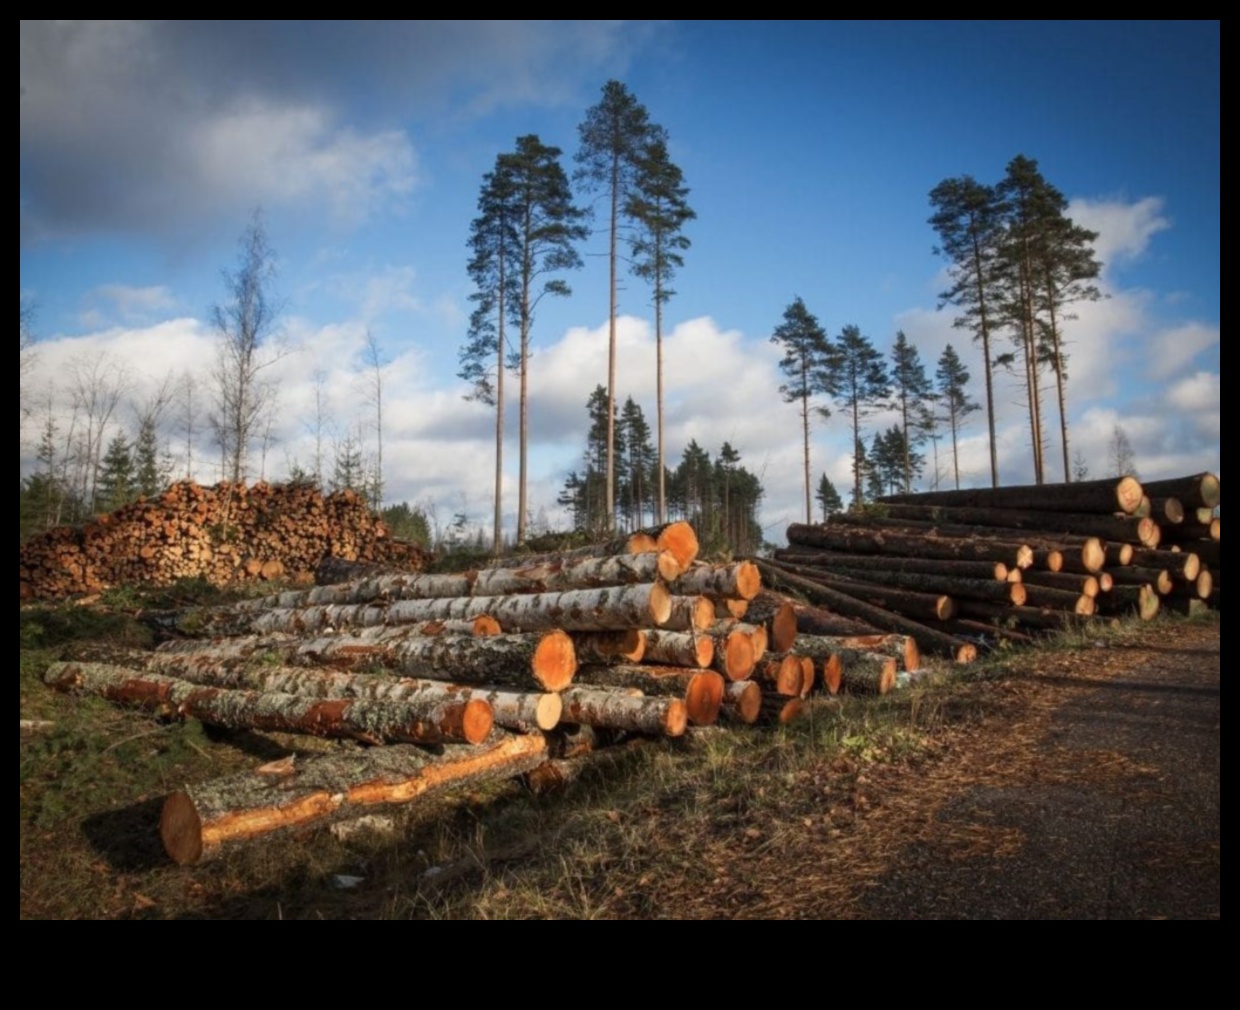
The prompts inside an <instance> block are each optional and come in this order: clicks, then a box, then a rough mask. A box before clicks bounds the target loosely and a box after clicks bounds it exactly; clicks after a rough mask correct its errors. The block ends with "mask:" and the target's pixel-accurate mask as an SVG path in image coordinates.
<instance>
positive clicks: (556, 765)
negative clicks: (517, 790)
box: [522, 736, 650, 796]
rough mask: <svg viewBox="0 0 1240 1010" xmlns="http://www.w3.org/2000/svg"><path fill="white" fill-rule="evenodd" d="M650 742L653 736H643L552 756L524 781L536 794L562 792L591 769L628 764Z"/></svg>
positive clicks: (594, 770) (608, 769)
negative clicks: (563, 755)
mask: <svg viewBox="0 0 1240 1010" xmlns="http://www.w3.org/2000/svg"><path fill="white" fill-rule="evenodd" d="M649 743H650V740H648V739H646V738H645V737H640V736H639V737H633V738H632V739H631V740H625V741H624V742H623V743H618V744H613V745H612V746H610V747H603V748H601V749H598V750H591V751H584V752H582V753H580V754H576V755H574V756H572V757H568V758H551V759H550V760H548V761H544V762H543V763H542V764H540V765H539V766H538V767H537V768H533V769H531V770H530V771H529V772H527V773H526V775H525V776H524V777H523V779H522V781H523V782H524V783H525V787H526V788H527V789H528V790H529V791H530V792H531V793H533V794H534V795H535V796H544V795H547V794H548V793H555V792H562V791H563V790H565V789H567V788H568V787H569V786H570V785H572V783H574V782H576V781H577V780H578V779H579V778H581V776H582V775H584V774H586V773H587V772H602V771H610V770H612V769H615V768H618V767H622V766H624V765H625V764H627V763H629V762H630V761H631V760H632V759H633V756H634V754H637V753H639V752H640V749H641V748H642V747H645V746H647V745H648V744H649Z"/></svg>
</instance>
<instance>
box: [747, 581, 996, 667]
mask: <svg viewBox="0 0 1240 1010" xmlns="http://www.w3.org/2000/svg"><path fill="white" fill-rule="evenodd" d="M756 564H757V565H758V568H759V569H760V570H761V572H762V577H763V579H764V580H765V581H766V582H767V583H768V584H770V585H777V586H778V585H783V586H787V587H788V588H790V589H792V591H793V592H800V593H802V594H804V595H805V597H806V599H808V600H809V602H811V603H817V604H819V605H825V606H828V607H830V608H831V609H832V610H834V611H836V612H838V613H841V614H843V615H844V616H846V617H854V618H857V619H858V620H861V621H864V622H865V623H867V624H869V625H870V627H871V630H877V631H890V632H897V633H899V634H903V635H911V636H912V637H913V638H915V639H916V640H917V644H918V646H920V647H921V649H922V650H923V651H928V652H935V653H938V654H942V655H947V656H951V657H952V658H953V659H954V660H955V661H956V662H958V663H971V662H973V660H975V659H976V658H977V649H976V648H975V647H974V646H973V645H972V644H971V643H969V642H964V641H961V640H960V639H958V638H954V637H953V636H951V635H944V634H942V633H940V632H937V631H935V630H934V629H932V628H929V627H927V626H926V625H924V624H920V623H918V622H917V621H910V620H909V619H908V618H906V617H901V616H900V615H898V614H893V613H891V612H890V611H886V610H883V609H882V608H880V607H872V606H870V605H869V604H866V603H862V602H861V601H860V600H856V599H854V598H853V597H851V596H848V595H847V594H845V593H839V592H836V591H835V590H832V589H828V588H827V587H826V586H821V585H819V584H817V583H815V582H813V581H811V580H809V579H803V578H801V577H800V576H797V575H789V574H787V573H785V572H782V571H780V570H779V569H778V568H776V567H775V566H774V565H772V564H770V563H769V562H764V561H759V562H756ZM798 626H799V619H798Z"/></svg>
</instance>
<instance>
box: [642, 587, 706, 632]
mask: <svg viewBox="0 0 1240 1010" xmlns="http://www.w3.org/2000/svg"><path fill="white" fill-rule="evenodd" d="M670 599H671V604H670V607H669V612H668V615H667V617H666V618H664V619H663V620H662V621H658V622H654V623H657V624H658V625H659V627H660V628H661V629H662V630H664V631H694V632H701V631H705V630H706V629H707V628H709V627H710V626H711V625H712V624H714V623H715V608H714V605H713V604H712V603H711V602H710V600H709V599H707V598H706V597H705V596H673V597H671V598H670ZM638 623H639V624H640V623H644V624H650V623H652V622H649V621H647V622H638Z"/></svg>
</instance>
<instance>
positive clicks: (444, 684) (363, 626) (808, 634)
mask: <svg viewBox="0 0 1240 1010" xmlns="http://www.w3.org/2000/svg"><path fill="white" fill-rule="evenodd" d="M1218 489H1219V484H1218V479H1217V477H1214V476H1213V475H1210V474H1200V475H1197V476H1195V477H1191V478H1184V479H1182V480H1179V481H1165V482H1158V483H1155V484H1147V485H1146V486H1145V487H1144V488H1142V487H1141V485H1140V484H1138V483H1137V482H1136V481H1134V480H1132V479H1131V478H1125V479H1123V480H1117V481H1095V482H1089V483H1080V484H1076V485H1069V486H1065V487H1040V488H1015V489H1013V488H1004V489H998V490H997V491H995V492H987V491H977V490H973V491H968V492H939V493H933V494H928V495H913V496H898V497H896V498H893V499H891V500H889V501H886V502H884V503H883V504H882V508H881V514H879V513H880V510H874V511H873V512H871V513H867V514H852V515H844V516H837V517H833V519H832V521H831V522H829V523H826V524H823V525H819V526H808V525H806V526H802V525H800V524H794V525H793V526H791V527H789V529H788V540H789V543H790V545H791V546H790V547H789V548H787V549H786V550H781V551H777V552H776V558H775V559H774V560H770V561H768V560H763V559H742V560H738V561H734V562H731V563H728V564H713V565H712V564H705V563H702V562H700V561H698V560H697V554H698V541H697V536H696V534H695V533H694V531H693V529H692V527H691V526H689V524H687V523H683V522H678V523H669V524H667V525H664V526H661V527H657V528H654V529H649V530H642V531H639V532H637V533H634V534H632V535H630V536H627V537H624V538H621V539H619V540H615V541H611V542H609V543H605V544H599V545H595V546H592V547H586V548H581V549H578V550H574V551H567V552H564V553H560V554H550V555H540V556H535V557H529V556H526V557H523V558H520V559H515V560H514V559H507V560H501V561H497V562H494V563H492V564H490V565H488V566H486V567H482V568H479V569H476V570H473V571H468V572H461V573H453V574H427V573H421V572H411V571H396V572H394V571H391V570H390V569H389V568H384V567H383V566H374V567H367V566H365V565H346V566H344V569H345V570H344V571H343V572H338V574H343V575H347V576H348V581H344V582H336V583H333V584H326V585H317V586H313V587H306V588H296V589H289V590H286V591H283V592H278V593H273V594H272V595H269V596H267V597H265V598H262V599H258V600H247V601H244V602H240V603H236V604H232V605H229V606H226V607H218V608H212V609H209V610H205V611H204V610H201V609H199V610H187V611H176V612H164V613H159V614H152V615H150V616H149V618H148V619H149V620H150V622H151V623H152V624H153V625H154V626H155V627H156V628H157V629H158V630H159V631H160V632H161V633H162V634H163V635H164V636H165V637H166V638H167V640H166V641H164V642H163V644H161V645H160V646H158V647H157V648H156V649H154V650H153V651H139V650H109V651H108V652H107V653H102V652H100V653H98V654H83V655H81V656H79V657H78V658H77V659H75V661H72V662H61V663H56V664H53V665H52V666H51V667H50V668H49V670H48V672H47V675H46V681H47V683H49V684H50V685H52V686H54V687H57V688H60V689H66V690H68V689H75V690H84V691H89V692H93V693H96V694H98V695H101V696H103V697H105V698H108V699H110V700H112V701H114V702H116V703H118V704H126V705H136V706H140V707H142V708H144V709H146V710H149V711H152V712H156V713H160V714H165V715H172V716H179V717H184V716H191V717H194V718H198V719H200V720H203V721H204V722H209V723H212V724H216V725H220V726H225V727H232V728H249V729H255V730H260V731H278V732H294V733H306V734H311V735H315V736H321V737H338V738H343V739H345V740H352V741H357V742H358V743H357V744H351V745H348V746H343V747H342V748H341V749H340V750H339V751H337V752H333V753H328V754H318V755H313V756H306V755H296V754H290V755H289V756H288V757H286V758H284V759H282V760H280V761H276V762H272V763H269V764H267V765H263V766H261V767H259V768H256V769H254V770H252V771H249V772H246V773H243V774H240V775H235V776H231V777H229V778H225V779H220V780H217V781H213V782H207V783H198V784H194V785H190V786H187V787H186V788H184V789H182V790H179V791H178V792H176V793H174V794H173V795H172V796H170V797H169V798H168V799H167V801H166V802H165V804H164V808H163V815H162V819H161V826H160V830H161V836H162V838H163V842H164V845H165V848H166V850H167V852H168V853H169V855H170V856H171V857H172V858H173V859H174V860H176V861H177V862H180V863H195V862H198V861H200V860H204V859H208V858H211V857H213V856H215V855H217V854H219V853H220V852H222V851H225V850H226V849H227V848H228V847H229V846H230V845H232V844H233V843H237V842H241V841H244V840H246V839H251V838H256V837H260V836H262V835H265V834H267V833H269V832H272V831H275V830H279V829H283V828H289V827H295V826H301V825H309V824H316V823H321V822H326V821H330V820H334V819H340V818H344V817H348V816H355V815H357V814H361V813H364V812H366V810H367V808H369V807H371V806H373V805H375V804H384V803H408V802H411V801H413V800H415V799H417V798H419V797H423V796H427V795H431V794H435V793H438V792H441V791H443V790H447V789H453V788H458V787H461V786H464V785H468V784H472V783H477V782H481V781H484V780H495V779H508V778H514V777H517V776H520V777H521V778H522V780H523V781H524V782H525V783H526V785H527V786H528V787H529V788H530V789H532V790H535V791H543V790H546V789H552V788H556V787H557V786H560V785H563V784H564V783H565V782H567V781H569V780H571V779H572V778H574V777H575V776H576V775H578V774H579V773H580V771H581V769H582V768H584V767H588V766H591V765H592V764H597V763H605V762H607V761H609V760H611V759H612V758H613V757H614V756H615V755H616V754H620V753H623V752H625V751H626V750H627V746H619V745H627V744H630V743H632V742H634V741H636V740H641V739H648V738H652V737H677V736H680V735H682V734H684V733H685V732H686V730H687V727H689V726H708V725H711V724H713V723H715V722H716V721H717V720H724V721H728V722H731V723H734V724H738V725H752V724H781V723H786V722H788V721H789V720H791V719H794V718H796V717H797V716H798V715H799V714H800V713H801V711H803V709H804V706H805V704H806V702H807V699H809V698H810V697H811V695H812V694H814V693H815V692H818V693H820V694H834V693H837V692H839V691H841V690H846V691H853V692H866V693H876V694H882V693H885V692H887V691H889V690H891V689H892V687H894V686H895V685H896V684H897V683H899V682H901V681H907V680H908V679H909V678H910V677H911V676H914V675H916V671H918V669H919V667H920V662H921V654H922V652H923V651H925V652H929V653H934V654H938V655H941V656H944V657H946V658H949V659H951V660H954V661H956V662H969V661H970V660H972V659H974V658H975V656H976V654H977V649H978V645H979V644H982V643H986V642H994V641H997V640H999V639H1008V640H1011V641H1014V642H1022V641H1027V640H1029V638H1030V637H1031V636H1032V635H1033V634H1034V633H1035V632H1036V631H1037V630H1039V629H1041V628H1045V627H1057V626H1059V625H1061V624H1062V623H1064V622H1065V621H1090V620H1103V619H1108V618H1107V616H1106V615H1111V614H1118V613H1122V612H1129V611H1131V612H1133V613H1137V614H1139V615H1140V616H1141V617H1144V618H1148V617H1151V616H1153V614H1154V613H1155V612H1156V611H1157V609H1158V607H1159V606H1160V605H1174V601H1178V600H1183V601H1184V602H1185V604H1186V606H1191V605H1193V604H1196V605H1200V606H1207V605H1213V606H1218V600H1219V588H1218V575H1217V572H1218V532H1219V522H1218V519H1217V518H1216V517H1214V516H1213V510H1214V509H1216V508H1217V506H1218V499H1219V493H1218ZM1173 502H1174V503H1175V504H1173ZM1018 503H1019V508H1018V507H1016V506H1017V504H1018ZM1207 513H1209V521H1208V522H1207V521H1206V519H1207ZM1177 515H1178V516H1179V521H1178V522H1177V521H1175V520H1174V519H1173V518H1172V516H1177ZM1171 527H1175V529H1174V530H1173V531H1171V532H1168V531H1169V530H1170V529H1171ZM1082 529H1085V530H1090V531H1091V532H1087V533H1078V532H1075V531H1076V530H1082ZM1201 530H1205V534H1204V536H1205V539H1201V538H1199V537H1198V536H1196V535H1194V534H1197V533H1199V532H1200V531H1201ZM1177 534H1179V536H1178V538H1177ZM1168 541H1175V543H1174V546H1173V547H1170V548H1169V547H1168V546H1167V542H1168ZM1207 545H1212V547H1208V546H1207ZM1203 558H1208V559H1209V561H1206V562H1203V560H1202V559H1203ZM328 567H329V568H330V566H328ZM321 578H322V576H321ZM764 586H765V588H764ZM1164 587H1166V588H1165V590H1164ZM794 598H795V599H794ZM1151 601H1153V602H1152V603H1151Z"/></svg>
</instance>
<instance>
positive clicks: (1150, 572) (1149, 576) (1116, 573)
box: [1111, 565, 1174, 596]
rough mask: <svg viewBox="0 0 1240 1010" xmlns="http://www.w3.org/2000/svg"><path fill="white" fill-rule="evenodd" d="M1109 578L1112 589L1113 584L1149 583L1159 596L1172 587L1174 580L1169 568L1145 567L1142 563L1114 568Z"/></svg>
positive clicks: (1166, 592) (1132, 584) (1135, 584)
mask: <svg viewBox="0 0 1240 1010" xmlns="http://www.w3.org/2000/svg"><path fill="white" fill-rule="evenodd" d="M1111 579H1112V583H1113V585H1112V589H1114V586H1141V585H1150V586H1152V587H1153V588H1154V591H1155V592H1156V593H1158V595H1159V596H1166V595H1167V594H1168V593H1169V592H1171V590H1172V588H1173V587H1174V580H1173V579H1172V577H1171V572H1170V570H1169V569H1166V568H1147V567H1146V566H1144V565H1130V566H1129V567H1128V568H1116V569H1114V570H1113V571H1112V572H1111Z"/></svg>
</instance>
